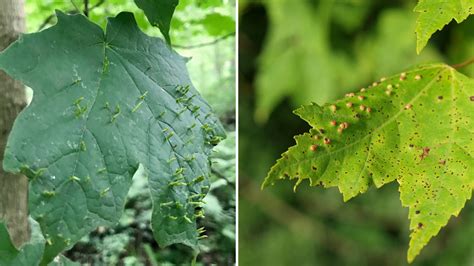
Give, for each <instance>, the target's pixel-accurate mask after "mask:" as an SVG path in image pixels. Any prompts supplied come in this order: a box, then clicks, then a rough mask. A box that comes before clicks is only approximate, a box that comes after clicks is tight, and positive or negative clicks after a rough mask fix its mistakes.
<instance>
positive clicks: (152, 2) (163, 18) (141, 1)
mask: <svg viewBox="0 0 474 266" xmlns="http://www.w3.org/2000/svg"><path fill="white" fill-rule="evenodd" d="M135 4H136V5H137V6H138V7H139V8H140V9H142V10H143V11H144V12H145V16H146V17H147V18H148V21H149V22H150V23H151V25H153V26H157V27H158V28H159V29H160V31H161V33H162V34H163V36H164V37H165V39H166V41H167V42H168V44H171V39H170V24H171V19H172V18H173V13H174V10H175V9H176V6H178V4H179V0H135Z"/></svg>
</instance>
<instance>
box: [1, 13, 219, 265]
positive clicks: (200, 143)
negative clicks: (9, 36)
mask: <svg viewBox="0 0 474 266" xmlns="http://www.w3.org/2000/svg"><path fill="white" fill-rule="evenodd" d="M57 16H58V24H57V25H55V26H53V27H51V28H49V29H47V30H44V31H42V32H39V33H34V34H28V35H24V36H23V37H22V38H20V39H19V40H18V41H17V42H15V43H14V44H13V45H12V46H11V47H10V48H8V49H7V50H6V51H4V52H3V53H1V54H0V68H1V69H4V70H5V71H6V72H7V73H8V74H10V75H11V76H12V77H14V78H16V79H18V80H21V81H23V82H24V83H25V84H26V85H28V86H29V87H31V88H33V90H34V97H33V101H32V103H31V105H30V106H29V107H28V108H26V109H25V110H24V111H23V112H22V113H21V114H20V115H19V117H18V118H17V120H16V121H15V124H14V127H13V130H12V132H11V134H10V137H9V139H8V143H7V147H6V151H5V159H4V162H3V163H4V164H3V166H4V169H5V170H6V171H9V172H15V173H18V172H22V173H23V174H25V175H26V176H27V177H28V178H29V179H30V182H29V208H30V214H31V216H32V217H33V218H34V219H35V220H36V221H38V222H39V224H40V225H41V229H42V231H43V234H44V236H45V239H46V242H47V244H46V247H45V255H44V259H43V263H47V262H49V261H51V260H52V259H53V258H54V257H55V256H56V255H57V254H58V253H60V252H61V251H62V250H64V249H65V248H67V247H71V246H72V245H73V244H74V243H75V242H76V241H78V240H79V239H80V238H81V237H82V236H84V235H86V234H88V233H89V232H90V231H92V230H94V229H95V228H96V227H98V226H100V225H103V226H112V225H114V224H115V223H116V222H117V221H118V219H119V218H120V216H121V214H122V211H123V208H124V204H125V197H126V195H127V193H128V190H129V188H130V185H131V181H132V177H133V175H134V173H135V172H136V171H137V169H138V168H139V166H140V165H142V166H143V168H144V169H145V172H146V174H147V176H148V179H149V187H150V194H151V197H152V201H153V216H152V229H153V232H154V235H155V238H156V239H157V241H158V243H159V244H160V245H162V246H166V245H169V244H173V243H184V244H186V245H188V246H191V247H196V246H197V242H198V238H199V234H200V233H201V231H200V230H196V219H197V218H198V217H201V216H202V213H201V211H199V208H200V207H201V203H202V202H201V200H202V198H203V197H204V196H205V194H206V193H207V191H208V189H209V184H208V177H209V176H210V164H209V160H208V155H209V154H210V151H211V148H212V147H213V145H215V144H217V142H218V141H219V140H220V139H222V138H223V137H224V130H223V128H222V126H221V125H220V123H219V121H218V119H217V118H216V117H215V115H214V114H213V113H212V112H211V110H210V107H209V106H208V104H207V103H206V102H205V101H204V100H203V99H202V98H201V96H200V95H199V93H198V92H197V91H196V90H195V89H194V88H193V86H192V85H191V80H190V79H189V77H188V73H187V70H186V65H185V62H186V59H185V58H183V57H181V56H180V55H178V54H177V53H175V52H174V51H172V50H171V49H170V48H169V46H167V45H166V44H165V43H164V42H163V41H162V40H161V39H159V38H151V37H148V36H147V35H145V34H144V33H142V32H141V31H140V30H139V29H138V27H137V26H136V23H135V21H134V19H133V15H132V14H130V13H121V14H119V15H118V16H117V17H115V18H111V19H109V21H108V25H107V30H106V32H105V33H104V32H103V31H102V29H101V28H100V27H99V26H97V25H95V24H93V23H92V22H90V21H88V20H87V19H86V18H85V17H84V16H81V15H75V16H67V15H65V14H63V13H57Z"/></svg>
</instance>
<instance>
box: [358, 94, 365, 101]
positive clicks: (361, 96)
mask: <svg viewBox="0 0 474 266" xmlns="http://www.w3.org/2000/svg"><path fill="white" fill-rule="evenodd" d="M357 98H359V100H361V101H362V100H363V99H365V96H363V95H359V96H358V97H357Z"/></svg>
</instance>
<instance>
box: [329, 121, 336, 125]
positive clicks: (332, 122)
mask: <svg viewBox="0 0 474 266" xmlns="http://www.w3.org/2000/svg"><path fill="white" fill-rule="evenodd" d="M329 124H331V126H335V125H337V122H336V121H335V120H332V121H331V122H329Z"/></svg>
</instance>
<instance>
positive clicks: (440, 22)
mask: <svg viewBox="0 0 474 266" xmlns="http://www.w3.org/2000/svg"><path fill="white" fill-rule="evenodd" d="M415 12H418V13H420V14H419V15H418V19H417V21H416V36H417V41H416V52H417V53H420V52H421V50H423V48H424V47H425V46H426V44H427V43H428V40H429V39H430V38H431V35H433V33H435V32H436V31H437V30H441V29H443V28H444V26H445V25H447V24H449V23H450V22H451V21H452V20H453V19H454V20H456V22H457V23H461V22H462V21H464V20H465V19H466V18H467V17H468V16H469V15H472V14H474V0H420V1H419V2H418V5H417V6H416V7H415Z"/></svg>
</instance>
